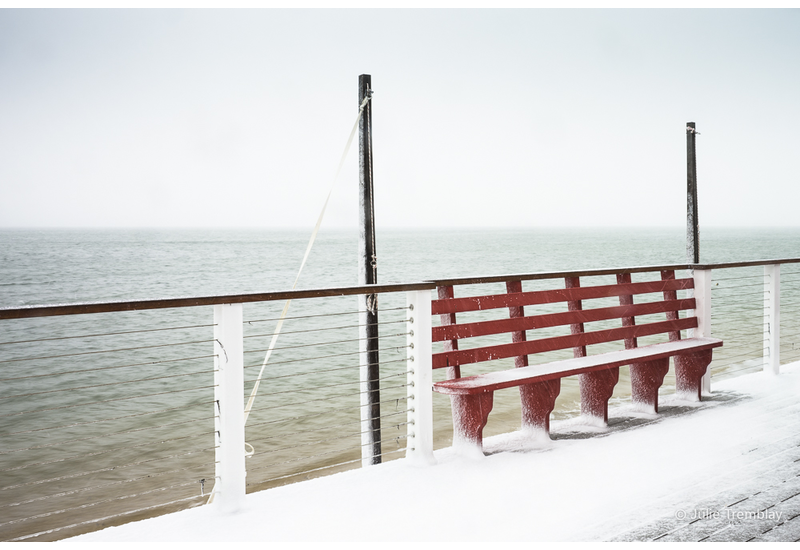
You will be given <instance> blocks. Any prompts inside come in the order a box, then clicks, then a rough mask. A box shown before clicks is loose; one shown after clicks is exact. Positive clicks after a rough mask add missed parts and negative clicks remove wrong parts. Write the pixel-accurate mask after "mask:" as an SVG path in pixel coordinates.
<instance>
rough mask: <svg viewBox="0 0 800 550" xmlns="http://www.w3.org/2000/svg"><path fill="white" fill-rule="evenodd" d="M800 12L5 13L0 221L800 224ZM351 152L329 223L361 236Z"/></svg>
mask: <svg viewBox="0 0 800 550" xmlns="http://www.w3.org/2000/svg"><path fill="white" fill-rule="evenodd" d="M798 67H800V11H797V10H790V11H781V10H764V11H751V10H730V11H727V10H669V11H662V10H643V11H625V10H622V11H620V10H609V11H588V10H569V11H548V10H526V11H514V10H470V11H448V10H442V11H440V10H409V11H394V10H378V11H359V10H336V11H318V10H297V11H291V10H289V11H284V10H262V11H224V10H222V11H219V10H214V11H180V10H178V11H170V10H143V11H127V10H113V11H100V10H96V11H84V10H74V11H60V10H0V151H2V153H0V154H1V155H2V160H0V193H1V194H2V201H0V226H2V227H23V226H40V227H41V226H56V227H64V226H79V227H87V226H140V227H141V226H159V227H198V226H201V227H213V226H252V227H269V226H283V227H286V226H295V227H311V226H312V225H313V224H314V222H315V221H316V217H317V215H318V213H319V210H320V208H321V206H322V202H323V200H324V198H325V195H326V193H327V191H328V189H329V187H330V185H331V183H332V179H333V175H334V173H335V170H336V166H337V164H338V161H339V157H340V155H341V153H342V150H343V148H344V145H345V142H346V139H347V136H348V133H349V132H350V129H351V127H352V125H353V123H354V121H355V114H356V110H357V83H358V75H359V74H361V73H368V74H371V75H372V82H373V88H374V89H375V96H374V104H373V110H374V111H373V119H374V122H373V124H374V150H375V153H374V154H375V164H374V172H375V194H376V218H377V223H378V225H379V226H382V227H429V226H440V227H451V226H553V225H562V226H579V225H616V226H681V225H683V224H684V223H685V222H684V219H685V210H686V206H685V189H686V151H685V144H686V138H685V123H686V122H687V121H695V122H696V123H697V128H698V131H699V132H700V133H701V135H700V136H699V137H698V138H697V143H698V146H697V150H698V152H697V154H698V179H699V188H700V198H699V205H700V216H699V217H700V223H701V226H759V225H760V226H768V225H794V226H796V225H800V215H797V213H796V212H797V210H798V204H800V167H799V166H798V158H800V155H799V154H798V151H800V132H799V131H798V130H799V129H800V101H799V100H798V98H800V71H798ZM356 153H357V146H356V147H354V148H353V150H351V152H350V156H349V158H348V162H347V164H346V166H345V170H344V171H343V173H342V176H341V178H340V180H339V184H338V186H337V188H336V190H335V192H334V198H333V199H332V204H331V206H330V207H329V212H328V215H327V217H326V221H325V225H326V226H329V227H335V226H354V225H355V224H356V222H357V200H358V199H357V179H358V176H357V172H356V170H357V160H356Z"/></svg>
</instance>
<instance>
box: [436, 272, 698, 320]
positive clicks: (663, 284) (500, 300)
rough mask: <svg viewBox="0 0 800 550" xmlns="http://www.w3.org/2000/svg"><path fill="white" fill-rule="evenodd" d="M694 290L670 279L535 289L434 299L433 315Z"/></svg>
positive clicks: (690, 284)
mask: <svg viewBox="0 0 800 550" xmlns="http://www.w3.org/2000/svg"><path fill="white" fill-rule="evenodd" d="M690 288H694V280H693V279H666V280H661V281H647V282H643V283H628V284H615V285H600V286H585V287H577V288H563V289H554V290H535V291H530V292H514V293H508V294H496V295H490V296H469V297H465V298H452V299H445V300H433V302H432V303H431V313H433V314H434V315H441V314H447V313H461V312H465V311H480V310H485V309H497V308H504V307H520V306H528V305H534V304H551V303H555V302H568V301H576V300H591V299H595V298H610V297H615V296H624V295H634V294H647V293H652V292H665V291H670V290H686V289H690Z"/></svg>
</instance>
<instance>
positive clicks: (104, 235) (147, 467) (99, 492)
mask: <svg viewBox="0 0 800 550" xmlns="http://www.w3.org/2000/svg"><path fill="white" fill-rule="evenodd" d="M308 237H309V232H308V231H304V230H266V229H265V230H208V229H185V230H173V229H170V230H157V229H147V230H133V229H130V230H121V229H120V230H0V307H5V308H9V307H19V306H29V305H45V304H64V303H86V302H100V301H125V300H145V299H156V298H169V297H186V296H210V295H226V294H243V293H255V292H266V291H274V290H286V289H289V288H290V287H291V285H292V283H293V282H294V278H295V276H296V274H297V269H298V267H299V265H300V262H301V260H302V257H303V253H304V251H305V247H306V244H307V242H308ZM377 248H378V280H379V282H381V283H390V282H414V281H420V280H426V279H435V278H447V277H468V276H485V275H502V274H513V273H532V272H541V271H562V270H569V269H589V268H611V267H629V266H647V265H664V264H674V263H682V262H684V261H685V240H684V233H683V229H681V228H676V229H635V228H634V229H585V228H582V229H503V230H499V229H489V230H485V229H452V230H385V231H379V232H378V240H377ZM789 257H800V229H708V230H704V231H703V232H702V235H701V260H702V261H703V262H708V263H712V262H726V261H741V260H755V259H772V258H789ZM793 269H794V270H795V271H796V273H794V274H792V273H790V270H788V269H787V278H786V283H787V285H792V284H796V285H800V271H797V269H796V268H793ZM752 271H753V273H751V274H748V273H745V275H746V276H747V277H749V279H748V278H746V277H745V278H744V279H742V278H741V277H738V276H737V277H738V278H737V279H735V280H733V281H732V282H734V283H736V284H739V285H741V282H742V281H744V283H746V284H745V285H744V287H741V288H747V286H748V285H749V286H750V287H752V292H751V293H750V294H751V296H750V297H749V298H748V297H747V292H743V291H742V290H741V289H739V290H736V291H735V292H728V291H727V290H726V289H725V288H724V285H725V284H728V283H726V282H725V281H724V280H723V281H722V282H723V287H720V289H719V290H715V292H716V293H717V296H719V297H720V298H722V300H721V301H718V302H715V304H716V303H720V304H722V305H721V307H720V311H722V312H723V313H722V315H723V317H724V318H723V319H722V321H721V323H724V322H727V323H728V325H727V326H725V325H724V324H720V325H719V326H720V328H721V330H722V331H723V332H725V331H727V332H725V335H724V336H721V337H723V338H724V339H726V346H725V348H724V352H723V353H727V354H728V356H727V357H723V355H721V354H719V355H715V361H717V357H723V359H724V361H727V363H724V364H723V366H722V367H721V370H722V371H723V372H724V371H726V370H730V369H736V368H743V367H747V368H754V367H753V366H754V365H757V364H758V361H759V360H760V359H759V358H760V354H761V347H760V346H761V338H762V331H763V326H762V324H761V323H762V317H761V316H762V312H761V310H760V309H759V308H760V307H761V304H762V303H763V302H762V300H763V294H761V293H762V292H763V291H762V285H763V281H762V279H761V277H762V273H763V271H762V270H761V269H760V268H757V269H752ZM356 273H357V232H356V231H355V230H323V231H322V232H321V233H320V235H319V237H318V239H317V242H316V244H315V247H314V249H313V251H312V253H311V256H310V258H309V261H308V264H307V266H306V268H305V271H304V273H303V275H302V277H301V279H300V283H299V285H298V286H299V287H300V288H318V287H331V286H347V285H355V284H356V283H357V275H356ZM656 276H657V275H656ZM715 277H716V274H715ZM792 277H794V279H792ZM793 280H794V281H795V282H794V283H792V281H793ZM783 281H784V279H783V275H782V285H783V284H784V283H783ZM560 284H563V281H561V282H560ZM798 288H799V289H800V287H798ZM726 293H728V294H726ZM740 294H741V295H744V306H741V305H739V304H737V303H733V305H732V306H731V309H730V310H727V311H726V310H725V309H724V308H725V307H726V306H725V304H724V303H723V302H724V299H725V298H726V297H727V296H728V295H730V296H732V297H734V298H736V299H737V300H738V299H739V295H740ZM748 300H749V301H750V302H752V304H750V303H749V302H748ZM404 305H405V297H404V295H402V293H401V294H397V295H384V296H382V297H381V304H380V306H381V311H382V313H381V323H382V326H381V350H382V351H381V377H382V380H381V401H382V405H381V415H382V417H383V419H382V425H383V433H382V438H383V439H384V441H385V442H384V445H383V452H384V453H386V457H385V459H387V460H388V459H391V458H394V457H398V456H402V453H403V448H404V444H405V442H404V434H405V430H406V428H405V425H404V422H405V415H406V412H405V393H406V389H405V386H404V384H405V377H406V373H405V369H406V366H405V365H406V362H405V353H406V348H405V343H406V342H405V338H406V337H405V331H406V329H405V323H404V316H405V310H404ZM282 307H283V303H270V304H247V305H246V307H245V371H246V372H245V395H244V396H243V399H245V398H246V397H247V396H248V395H249V393H250V391H251V389H252V388H253V387H254V384H255V381H256V379H257V378H258V376H259V372H260V367H261V365H262V363H263V359H264V354H265V351H266V349H267V347H268V346H269V341H270V339H271V337H272V333H273V330H274V327H275V321H276V318H277V317H278V315H279V312H280V309H281V308H282ZM716 307H717V306H716V305H715V308H716ZM748 308H750V309H748ZM355 309H356V304H355V299H354V298H353V297H343V298H331V299H325V300H295V301H293V302H292V306H291V309H290V310H289V316H290V317H293V318H292V319H290V320H288V321H287V322H286V324H285V326H284V328H283V332H282V335H281V338H280V339H279V341H278V345H277V347H276V349H275V352H274V353H273V355H272V356H271V358H270V362H269V366H268V368H267V369H266V370H265V371H264V375H263V378H262V381H261V389H260V392H259V396H258V399H257V400H256V404H255V406H254V408H253V412H252V414H251V416H250V418H249V419H248V423H247V433H246V436H247V441H248V444H249V445H251V447H249V448H248V449H249V450H250V451H252V453H253V456H252V458H250V459H248V466H247V468H248V475H247V483H248V491H254V490H260V489H264V488H268V487H273V486H276V485H280V484H283V483H287V482H291V481H296V480H299V479H305V478H308V477H313V476H315V475H319V474H320V473H327V472H331V471H335V470H336V468H343V467H353V466H356V465H357V464H358V463H359V457H360V450H359V449H360V447H359V446H360V434H359V432H360V425H359V405H358V403H359V395H358V391H359V390H358V344H357V338H358V331H357V323H358V321H357V315H356V314H355V313H354V310H355ZM795 309H796V308H795ZM321 312H324V313H325V314H334V315H328V316H324V317H323V316H320V315H319V314H320V313H321ZM501 313H502V312H501ZM787 314H788V315H789V316H791V315H793V314H797V315H798V317H800V313H797V312H795V313H792V311H791V310H789V309H787ZM308 315H311V316H312V317H307V316H308ZM787 318H790V317H787ZM434 321H436V320H434ZM717 322H718V321H716V320H715V321H714V323H717ZM212 323H213V316H212V315H211V308H209V307H199V308H183V309H180V310H157V311H143V312H126V313H116V314H93V315H78V316H69V317H51V318H40V319H21V320H7V321H0V334H2V337H0V436H1V437H2V441H3V445H2V446H0V540H10V539H14V538H16V537H21V536H23V537H24V536H28V535H31V534H35V533H45V534H43V535H40V536H39V540H46V539H48V538H62V537H63V536H65V535H66V534H75V533H78V532H81V531H82V530H83V531H85V530H87V529H89V530H91V529H95V528H97V525H100V524H98V523H91V522H93V521H94V520H96V519H97V518H111V519H105V520H103V521H104V523H102V524H103V525H110V524H113V523H114V522H123V521H127V520H130V519H134V518H137V517H145V516H146V515H148V514H150V515H152V514H158V513H163V512H166V511H170V510H175V509H180V508H181V507H186V506H192V505H198V504H202V503H203V502H205V501H206V500H207V493H208V491H209V490H210V489H211V487H213V479H214V464H213V461H214V437H215V436H214V410H215V409H214V401H213V384H214V380H213V372H212V371H213V369H212V365H213V340H212V336H211V335H212V328H211V325H212ZM383 323H385V324H383ZM749 325H752V326H749ZM748 331H749V332H748ZM734 338H741V339H742V341H744V340H747V339H749V340H748V341H751V342H750V344H751V347H752V348H753V349H752V350H749V349H748V350H745V351H741V349H740V350H737V347H736V345H733V344H734V343H735V342H733V340H734ZM795 340H797V338H795ZM729 344H731V345H729ZM786 345H787V346H791V349H790V350H787V351H792V350H794V346H795V345H796V346H797V350H798V351H797V353H800V341H798V342H794V341H790V339H788V338H787V339H786ZM567 352H569V350H567ZM569 353H570V354H571V352H569ZM507 362H508V361H506V363H507ZM748 362H749V363H748ZM512 364H513V363H512ZM498 368H508V365H503V364H500V365H498ZM623 371H625V369H622V370H621V372H620V382H619V383H618V384H617V389H616V390H615V394H614V397H613V398H612V399H613V400H615V402H616V403H625V402H627V400H629V392H630V383H629V380H628V378H627V376H628V375H627V372H623ZM435 374H436V375H437V376H438V375H441V374H442V373H435ZM673 383H674V382H673ZM664 389H665V392H667V393H668V392H669V391H670V381H669V380H666V381H665V388H664ZM500 394H502V396H501V395H500ZM578 396H579V394H578V389H577V381H576V380H573V379H565V380H564V382H563V383H562V390H561V395H560V396H559V401H558V402H557V408H556V411H554V418H555V419H557V420H558V419H566V418H572V417H575V415H577V414H578V411H579V397H578ZM519 416H520V412H519V397H518V394H516V393H515V392H514V391H510V390H504V392H498V396H497V397H496V398H495V407H494V410H493V412H492V416H490V419H489V425H487V428H486V431H485V433H486V435H492V434H496V433H504V432H508V431H511V430H514V429H516V428H518V427H519ZM434 419H435V427H434V432H435V433H434V438H435V440H436V446H437V447H442V446H447V445H449V444H450V438H451V433H452V432H451V430H452V428H451V424H450V411H449V400H448V399H447V397H446V396H441V395H439V394H435V396H434ZM342 464H345V466H335V467H334V465H342ZM203 495H205V496H203ZM166 503H172V504H166ZM142 509H147V510H148V511H147V512H141V513H139V515H136V514H131V510H142ZM87 522H90V523H87Z"/></svg>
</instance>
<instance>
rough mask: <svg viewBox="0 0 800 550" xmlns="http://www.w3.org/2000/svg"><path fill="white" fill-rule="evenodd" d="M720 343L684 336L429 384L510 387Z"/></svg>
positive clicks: (443, 388)
mask: <svg viewBox="0 0 800 550" xmlns="http://www.w3.org/2000/svg"><path fill="white" fill-rule="evenodd" d="M721 345H722V340H719V339H717V338H688V339H686V340H678V341H676V342H664V343H661V344H652V345H649V346H642V347H640V348H632V349H625V350H619V351H612V352H608V353H602V354H600V355H589V356H586V357H574V358H572V359H564V360H562V361H554V362H552V363H544V364H541V365H531V366H528V367H519V368H516V369H513V370H505V371H498V372H489V373H485V374H477V375H475V376H466V377H464V378H456V379H453V380H444V381H442V382H436V383H435V384H434V385H433V386H434V389H435V391H437V392H439V393H444V394H448V395H474V394H480V393H485V392H493V391H495V390H502V389H504V388H512V387H516V386H520V385H522V384H530V383H534V382H543V381H545V380H553V379H561V378H564V377H565V376H573V375H576V374H584V373H587V372H592V371H596V370H601V369H608V368H612V367H621V366H624V365H631V364H636V363H644V362H647V361H653V360H656V359H664V358H669V357H674V356H676V355H682V354H686V353H690V352H698V351H704V350H709V349H713V348H716V347H719V346H721Z"/></svg>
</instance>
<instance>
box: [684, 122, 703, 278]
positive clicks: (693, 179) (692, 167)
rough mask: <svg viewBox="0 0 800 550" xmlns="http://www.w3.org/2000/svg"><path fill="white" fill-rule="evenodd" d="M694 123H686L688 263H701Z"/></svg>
mask: <svg viewBox="0 0 800 550" xmlns="http://www.w3.org/2000/svg"><path fill="white" fill-rule="evenodd" d="M695 134H697V131H696V130H695V127H694V122H687V123H686V261H687V262H689V263H690V264H699V263H700V231H699V223H698V220H697V156H696V154H695V147H694V136H695Z"/></svg>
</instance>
